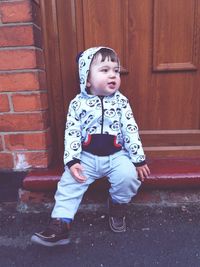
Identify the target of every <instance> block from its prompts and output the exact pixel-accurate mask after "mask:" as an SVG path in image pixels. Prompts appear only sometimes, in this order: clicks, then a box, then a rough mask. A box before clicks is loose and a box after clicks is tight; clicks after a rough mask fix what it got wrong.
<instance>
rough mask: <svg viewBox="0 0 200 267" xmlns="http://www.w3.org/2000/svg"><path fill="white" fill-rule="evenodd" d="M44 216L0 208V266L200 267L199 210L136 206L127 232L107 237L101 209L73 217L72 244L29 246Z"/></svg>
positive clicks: (109, 234) (46, 217)
mask: <svg viewBox="0 0 200 267" xmlns="http://www.w3.org/2000/svg"><path fill="white" fill-rule="evenodd" d="M48 218H49V214H48V213H39V214H20V213H19V212H16V205H15V203H12V204H8V203H7V204H5V203H4V204H1V205H0V267H12V266H15V267H58V266H71V267H102V266H103V267H104V266H106V267H110V266H116V267H118V266H123V267H126V266H127V267H129V266H130V267H153V266H162V267H174V266H180V267H199V266H200V228H199V224H200V208H199V207H195V206H191V205H190V206H189V207H186V206H182V207H171V208H169V207H163V208H161V207H159V208H156V207H154V208H152V207H138V206H137V207H136V206H134V205H131V206H130V208H129V211H128V230H127V232H126V233H122V234H116V233H112V232H111V231H110V230H109V228H108V223H107V213H106V209H103V210H102V209H101V211H98V212H94V211H88V212H86V213H82V212H80V213H78V214H77V216H76V220H75V222H74V225H73V229H72V233H71V244H69V245H67V246H65V247H60V248H44V247H40V246H36V245H32V244H31V242H30V237H31V234H32V233H33V232H34V231H37V230H41V229H43V227H44V226H45V225H46V222H47V220H48Z"/></svg>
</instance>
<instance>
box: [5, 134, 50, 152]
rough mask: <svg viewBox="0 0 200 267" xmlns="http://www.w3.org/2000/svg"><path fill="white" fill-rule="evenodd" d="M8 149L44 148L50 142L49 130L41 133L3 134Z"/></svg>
mask: <svg viewBox="0 0 200 267" xmlns="http://www.w3.org/2000/svg"><path fill="white" fill-rule="evenodd" d="M4 140H5V147H6V149H8V150H12V151H13V150H45V149H47V148H48V147H49V146H50V144H51V138H50V133H49V131H47V132H41V133H34V132H33V133H26V134H10V135H5V136H4Z"/></svg>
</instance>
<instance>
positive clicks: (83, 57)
mask: <svg viewBox="0 0 200 267" xmlns="http://www.w3.org/2000/svg"><path fill="white" fill-rule="evenodd" d="M102 48H107V49H110V50H112V51H114V50H113V49H112V48H109V47H105V46H98V47H91V48H89V49H87V50H85V51H84V52H82V53H81V54H80V55H79V59H78V68H79V79H80V90H81V93H83V94H87V90H86V89H87V87H86V84H87V78H88V74H89V69H90V64H91V61H92V59H93V57H94V55H95V54H96V53H97V52H98V51H99V50H100V49H102ZM114 53H116V52H115V51H114Z"/></svg>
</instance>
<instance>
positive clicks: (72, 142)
mask: <svg viewBox="0 0 200 267" xmlns="http://www.w3.org/2000/svg"><path fill="white" fill-rule="evenodd" d="M81 150H82V148H81V124H80V118H79V116H78V114H77V112H76V108H75V107H74V105H73V101H71V103H70V105H69V109H68V114H67V121H66V127H65V136H64V164H65V165H67V166H68V167H69V168H70V167H71V166H72V165H73V164H75V163H77V162H80V154H81Z"/></svg>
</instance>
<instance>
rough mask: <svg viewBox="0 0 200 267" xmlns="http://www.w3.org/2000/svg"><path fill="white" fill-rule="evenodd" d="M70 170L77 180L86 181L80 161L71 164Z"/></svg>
mask: <svg viewBox="0 0 200 267" xmlns="http://www.w3.org/2000/svg"><path fill="white" fill-rule="evenodd" d="M70 172H71V174H72V176H73V177H74V179H75V180H76V181H77V182H79V183H84V182H85V181H86V177H85V176H84V175H83V166H81V164H80V163H76V164H74V165H72V166H71V168H70Z"/></svg>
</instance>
